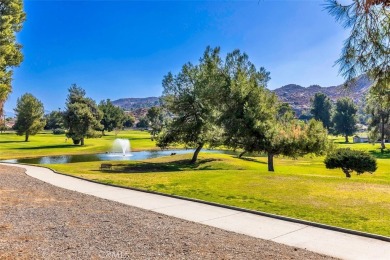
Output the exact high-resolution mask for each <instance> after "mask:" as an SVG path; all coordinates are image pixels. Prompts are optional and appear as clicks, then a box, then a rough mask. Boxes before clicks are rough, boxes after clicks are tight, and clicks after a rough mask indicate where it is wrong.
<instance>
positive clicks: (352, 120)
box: [332, 98, 357, 143]
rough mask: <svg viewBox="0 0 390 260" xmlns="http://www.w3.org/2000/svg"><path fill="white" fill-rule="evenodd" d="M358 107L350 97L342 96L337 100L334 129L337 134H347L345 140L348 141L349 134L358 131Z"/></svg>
mask: <svg viewBox="0 0 390 260" xmlns="http://www.w3.org/2000/svg"><path fill="white" fill-rule="evenodd" d="M356 112H357V108H356V106H355V105H354V104H353V101H352V100H351V99H350V98H341V99H339V100H337V103H336V111H335V114H334V116H333V120H332V121H333V125H334V131H335V133H336V134H342V135H344V136H345V142H346V143H348V142H349V141H348V136H350V135H353V134H354V133H355V132H356V131H357V127H356V123H357V118H356Z"/></svg>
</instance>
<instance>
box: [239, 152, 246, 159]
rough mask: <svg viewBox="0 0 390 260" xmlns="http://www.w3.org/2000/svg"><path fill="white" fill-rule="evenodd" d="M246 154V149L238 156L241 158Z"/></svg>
mask: <svg viewBox="0 0 390 260" xmlns="http://www.w3.org/2000/svg"><path fill="white" fill-rule="evenodd" d="M244 154H246V151H243V152H242V153H240V155H238V158H241V157H242V156H243V155H244Z"/></svg>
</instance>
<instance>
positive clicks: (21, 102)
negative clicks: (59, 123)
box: [14, 93, 45, 142]
mask: <svg viewBox="0 0 390 260" xmlns="http://www.w3.org/2000/svg"><path fill="white" fill-rule="evenodd" d="M14 111H15V113H16V123H15V125H14V129H15V130H16V134H17V135H25V141H26V142H28V138H29V136H30V135H35V134H37V133H38V132H39V131H41V130H43V127H44V126H45V120H44V119H43V115H44V109H43V104H42V102H41V101H39V100H38V99H36V98H35V97H34V96H33V95H31V94H29V93H27V94H24V95H23V96H21V97H20V98H18V100H17V104H16V108H15V109H14Z"/></svg>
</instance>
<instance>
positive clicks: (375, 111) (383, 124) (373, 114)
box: [366, 82, 390, 153]
mask: <svg viewBox="0 0 390 260" xmlns="http://www.w3.org/2000/svg"><path fill="white" fill-rule="evenodd" d="M381 83H382V84H381ZM389 84H390V83H388V84H385V82H379V83H378V84H377V85H376V86H374V87H372V88H371V89H370V92H369V94H368V98H367V105H366V112H367V113H369V115H370V120H369V126H368V129H369V130H370V139H371V142H376V141H377V140H378V138H379V139H380V140H381V153H383V152H384V150H385V148H386V146H385V138H386V135H389V132H390V128H389V123H390V86H389Z"/></svg>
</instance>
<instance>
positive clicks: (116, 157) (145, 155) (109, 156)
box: [2, 149, 232, 164]
mask: <svg viewBox="0 0 390 260" xmlns="http://www.w3.org/2000/svg"><path fill="white" fill-rule="evenodd" d="M193 152H194V150H190V149H189V150H186V149H180V150H160V151H141V152H131V153H126V154H125V155H123V154H122V153H98V154H81V155H80V154H79V155H61V156H43V157H35V158H26V159H11V160H3V161H2V162H8V163H26V164H63V163H76V162H94V161H128V160H145V159H151V158H157V157H162V156H168V155H171V154H172V153H176V154H186V153H193ZM202 152H206V153H225V154H231V153H232V152H231V151H224V150H202Z"/></svg>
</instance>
